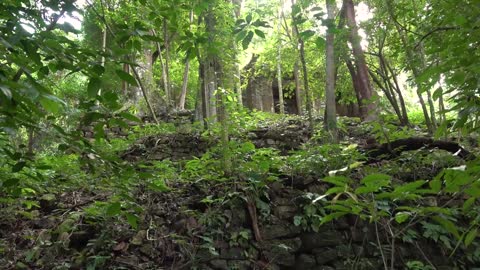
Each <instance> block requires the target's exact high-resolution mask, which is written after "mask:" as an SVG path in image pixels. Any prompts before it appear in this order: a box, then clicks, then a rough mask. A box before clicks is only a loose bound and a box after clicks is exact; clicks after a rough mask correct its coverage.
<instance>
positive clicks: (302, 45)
mask: <svg viewBox="0 0 480 270" xmlns="http://www.w3.org/2000/svg"><path fill="white" fill-rule="evenodd" d="M297 33H298V30H297ZM299 43H300V61H301V63H302V70H303V88H304V90H305V97H306V103H307V106H306V109H307V115H308V122H310V131H312V132H313V126H314V122H313V115H312V99H311V97H310V89H309V88H308V72H307V61H306V60H305V43H304V42H303V39H301V38H299Z"/></svg>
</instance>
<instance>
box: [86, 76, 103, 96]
mask: <svg viewBox="0 0 480 270" xmlns="http://www.w3.org/2000/svg"><path fill="white" fill-rule="evenodd" d="M101 85H102V81H101V80H100V78H98V77H92V78H90V81H89V82H88V87H87V92H88V96H89V97H91V98H94V97H96V96H97V94H98V91H99V90H100V86H101Z"/></svg>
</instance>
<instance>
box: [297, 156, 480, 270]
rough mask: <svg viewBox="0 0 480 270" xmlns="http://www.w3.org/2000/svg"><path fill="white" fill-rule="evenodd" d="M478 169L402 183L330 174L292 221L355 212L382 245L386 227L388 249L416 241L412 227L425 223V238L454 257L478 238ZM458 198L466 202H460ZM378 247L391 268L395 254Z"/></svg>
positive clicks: (381, 176) (306, 221)
mask: <svg viewBox="0 0 480 270" xmlns="http://www.w3.org/2000/svg"><path fill="white" fill-rule="evenodd" d="M479 172H480V166H478V164H477V163H475V162H474V163H472V164H469V166H468V167H467V168H466V169H465V170H464V168H463V167H462V168H459V169H446V170H443V171H442V172H441V173H440V174H439V175H437V176H436V177H435V178H434V179H432V180H431V181H425V180H417V181H413V182H409V183H398V182H397V181H392V177H391V176H389V175H385V174H379V173H377V174H370V175H367V176H365V177H364V178H362V179H361V180H360V181H355V180H353V179H351V178H348V177H343V176H329V177H326V178H324V180H323V181H325V182H327V183H329V184H331V185H332V186H331V188H330V189H328V190H327V191H326V193H325V194H323V195H317V196H316V197H315V199H313V200H310V202H309V203H308V204H306V205H304V206H303V208H304V211H305V214H304V216H300V217H296V218H295V220H294V222H295V224H296V225H301V226H303V227H305V226H312V224H314V226H317V225H315V224H317V223H319V224H320V225H322V224H325V223H327V222H330V221H332V220H335V219H338V218H340V217H343V216H345V215H352V214H353V215H356V216H358V217H360V218H361V219H363V220H366V221H368V222H370V223H372V224H374V227H375V232H376V235H377V245H378V246H379V247H381V246H382V244H381V242H380V237H379V234H380V232H379V230H380V228H384V229H385V230H386V233H387V234H388V235H389V242H390V245H391V249H390V250H395V249H394V248H395V241H396V240H398V239H404V240H406V241H407V242H412V241H416V240H415V239H418V237H419V235H417V234H412V231H411V230H410V229H412V228H413V226H415V225H416V224H422V226H423V234H422V237H424V238H427V239H431V240H433V241H435V242H437V243H439V244H441V245H442V246H443V247H444V248H445V249H446V250H449V251H450V253H451V255H450V256H454V255H455V254H456V253H457V252H458V251H459V249H460V250H463V251H466V250H467V249H468V248H469V247H470V246H472V243H474V240H475V239H476V238H477V237H478V230H479V228H480V218H479V217H478V212H477V211H478V210H479V209H478V206H477V205H476V204H475V202H476V200H477V199H478V198H479V197H480V180H479V179H480V178H479ZM437 194H444V195H447V196H449V198H450V199H449V200H446V201H443V202H437V201H435V202H432V201H431V200H430V199H431V196H434V195H437ZM312 198H313V197H312ZM324 198H329V200H327V201H324ZM429 198H430V199H429ZM460 198H461V199H462V201H463V205H462V204H458V200H459V199H460ZM456 201H457V202H456ZM319 205H323V207H322V209H323V210H321V211H318V208H319ZM322 211H324V212H325V213H323V212H322ZM476 213H477V214H476ZM312 219H317V220H312ZM313 228H315V227H313ZM474 246H475V245H474ZM379 251H380V253H381V255H382V259H383V263H384V266H385V267H386V268H391V269H393V267H394V264H395V255H394V252H391V253H390V254H391V256H390V258H387V256H386V252H385V251H384V250H383V248H379ZM389 263H390V265H389Z"/></svg>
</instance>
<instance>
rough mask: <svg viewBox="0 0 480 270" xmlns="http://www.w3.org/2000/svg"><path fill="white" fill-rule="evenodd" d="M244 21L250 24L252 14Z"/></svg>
mask: <svg viewBox="0 0 480 270" xmlns="http://www.w3.org/2000/svg"><path fill="white" fill-rule="evenodd" d="M245 19H246V20H247V23H250V22H251V21H252V14H248V15H247V17H246V18H245Z"/></svg>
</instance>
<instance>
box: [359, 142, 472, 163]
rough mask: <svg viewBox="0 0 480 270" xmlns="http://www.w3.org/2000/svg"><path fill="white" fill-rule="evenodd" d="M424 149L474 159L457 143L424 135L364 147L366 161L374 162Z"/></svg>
mask: <svg viewBox="0 0 480 270" xmlns="http://www.w3.org/2000/svg"><path fill="white" fill-rule="evenodd" d="M421 148H425V149H434V148H438V149H442V150H445V151H448V152H450V153H452V154H455V155H456V156H458V157H459V158H462V159H464V160H472V159H475V155H474V154H472V153H470V152H469V151H467V150H466V149H465V148H463V147H462V146H460V145H459V144H458V143H455V142H449V141H439V140H438V141H437V140H434V139H432V138H426V137H412V138H407V139H399V140H395V141H392V142H390V143H384V144H381V145H378V146H374V147H368V150H367V148H365V149H366V150H367V156H368V161H367V163H374V162H378V161H380V160H388V159H392V158H395V157H397V156H399V155H400V153H402V152H403V151H411V150H418V149H421Z"/></svg>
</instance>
